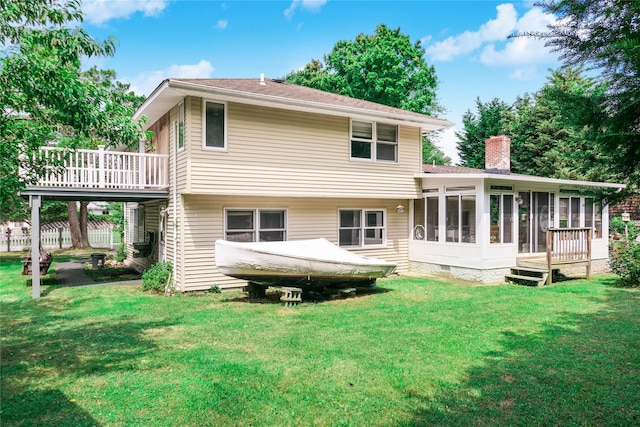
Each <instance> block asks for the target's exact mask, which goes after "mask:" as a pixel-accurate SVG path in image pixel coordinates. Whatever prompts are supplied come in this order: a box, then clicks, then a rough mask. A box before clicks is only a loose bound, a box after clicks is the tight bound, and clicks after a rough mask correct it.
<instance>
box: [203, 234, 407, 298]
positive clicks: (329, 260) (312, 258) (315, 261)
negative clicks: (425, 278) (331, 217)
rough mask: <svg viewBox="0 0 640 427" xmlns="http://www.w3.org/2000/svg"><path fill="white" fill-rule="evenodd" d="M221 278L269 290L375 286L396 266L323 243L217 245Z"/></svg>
mask: <svg viewBox="0 0 640 427" xmlns="http://www.w3.org/2000/svg"><path fill="white" fill-rule="evenodd" d="M215 257H216V266H217V267H218V270H219V271H220V272H221V273H222V274H226V275H227V276H231V277H236V278H238V279H244V280H248V281H249V282H253V283H258V284H261V285H272V286H328V285H329V286H330V285H339V284H350V285H351V286H357V285H359V284H363V285H364V284H367V285H369V284H371V283H375V279H377V278H380V277H385V276H388V275H390V274H392V273H393V272H394V271H395V269H396V265H395V264H393V263H390V262H387V261H384V260H381V259H377V258H369V257H364V256H360V255H358V254H354V253H353V252H349V251H347V250H345V249H342V248H340V247H338V246H336V245H334V244H332V243H331V242H329V241H328V240H326V239H323V238H320V239H310V240H291V241H284V242H251V243H245V242H231V241H227V240H217V241H216V255H215Z"/></svg>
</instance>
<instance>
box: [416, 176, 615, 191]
mask: <svg viewBox="0 0 640 427" xmlns="http://www.w3.org/2000/svg"><path fill="white" fill-rule="evenodd" d="M414 178H431V179H493V180H496V181H512V182H536V183H543V184H558V185H570V186H583V187H595V188H617V189H619V190H622V189H624V188H626V187H627V186H626V184H615V183H608V182H594V181H574V180H571V179H558V178H545V177H540V176H533V175H531V176H524V175H509V174H493V173H418V174H415V175H414Z"/></svg>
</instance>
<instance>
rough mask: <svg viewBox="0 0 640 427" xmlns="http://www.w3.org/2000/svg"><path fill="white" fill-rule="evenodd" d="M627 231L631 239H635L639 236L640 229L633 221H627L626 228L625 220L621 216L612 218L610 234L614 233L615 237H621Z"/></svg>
mask: <svg viewBox="0 0 640 427" xmlns="http://www.w3.org/2000/svg"><path fill="white" fill-rule="evenodd" d="M625 232H626V233H627V234H628V235H629V240H631V241H633V240H634V239H636V237H638V229H637V228H636V225H635V224H634V222H633V221H629V222H627V223H626V230H625V222H624V221H623V220H622V218H621V217H619V216H616V217H614V218H611V221H610V222H609V234H610V235H612V236H613V237H614V238H615V239H619V238H622V237H624V235H625Z"/></svg>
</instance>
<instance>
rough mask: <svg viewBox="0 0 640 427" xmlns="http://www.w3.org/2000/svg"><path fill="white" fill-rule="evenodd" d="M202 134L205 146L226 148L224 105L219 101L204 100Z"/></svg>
mask: <svg viewBox="0 0 640 427" xmlns="http://www.w3.org/2000/svg"><path fill="white" fill-rule="evenodd" d="M202 109H203V111H204V114H203V116H204V117H203V120H202V122H203V128H204V129H203V134H204V146H205V147H206V148H215V149H225V148H227V120H226V105H225V104H224V103H221V102H213V101H208V100H204V101H203V105H202Z"/></svg>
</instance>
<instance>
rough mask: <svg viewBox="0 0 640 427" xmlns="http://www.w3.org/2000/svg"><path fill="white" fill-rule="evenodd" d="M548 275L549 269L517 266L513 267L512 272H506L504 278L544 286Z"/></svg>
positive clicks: (513, 281)
mask: <svg viewBox="0 0 640 427" xmlns="http://www.w3.org/2000/svg"><path fill="white" fill-rule="evenodd" d="M548 276H549V273H548V271H547V270H545V269H542V268H537V267H525V266H516V267H511V273H509V274H505V276H504V278H505V281H507V282H510V283H515V284H518V285H528V286H544V284H545V283H546V282H547V277H548Z"/></svg>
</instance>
